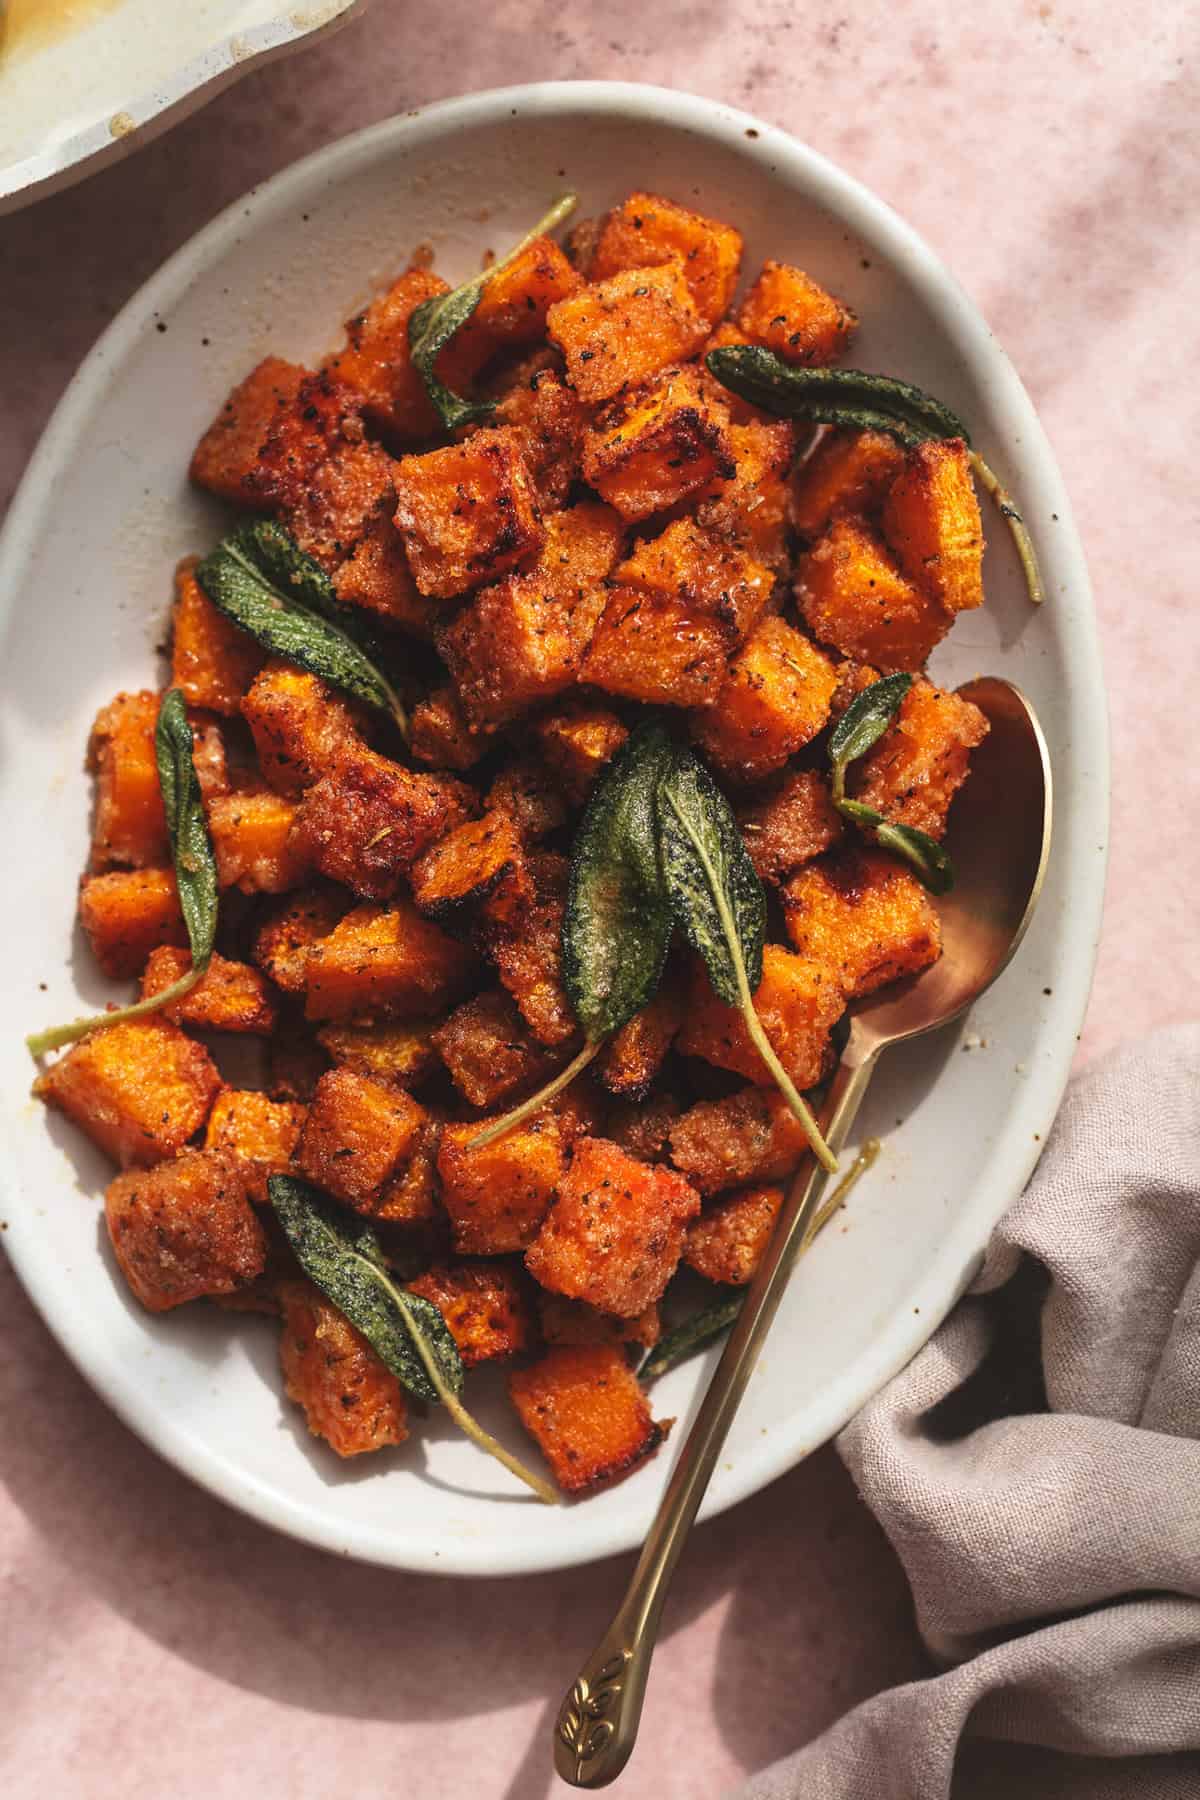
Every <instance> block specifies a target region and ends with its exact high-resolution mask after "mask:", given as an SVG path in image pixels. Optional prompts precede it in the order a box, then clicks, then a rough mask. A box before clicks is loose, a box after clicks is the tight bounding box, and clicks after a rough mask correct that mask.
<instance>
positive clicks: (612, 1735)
mask: <svg viewBox="0 0 1200 1800" xmlns="http://www.w3.org/2000/svg"><path fill="white" fill-rule="evenodd" d="M958 691H959V693H960V694H961V695H962V696H963V698H964V699H965V700H972V701H974V703H975V705H976V706H978V707H979V708H980V709H981V710H982V711H983V712H984V713H985V714H986V715H987V719H988V723H989V725H990V726H991V730H990V731H989V733H988V735H987V737H986V738H985V739H984V740H983V743H982V744H980V745H979V746H978V748H977V749H976V750H975V751H974V752H973V753H972V756H971V777H970V780H969V781H968V782H967V784H966V786H965V787H964V788H963V790H962V794H961V796H960V797H959V799H958V800H957V801H956V802H955V805H954V807H953V809H952V811H951V815H950V829H949V831H948V832H947V836H946V847H947V849H948V850H949V852H950V854H951V856H952V858H953V860H954V866H955V869H956V871H957V881H956V884H955V886H954V888H953V889H952V890H951V891H950V893H949V894H948V895H946V896H945V897H944V899H943V900H942V901H941V903H940V909H941V918H942V945H943V948H942V955H941V957H940V959H939V960H938V961H937V962H936V963H934V964H933V965H932V967H931V968H928V969H926V970H925V971H924V972H923V973H922V974H921V975H918V976H915V977H913V978H912V979H911V980H909V981H906V982H903V983H899V984H897V985H896V986H895V987H892V988H885V989H883V990H882V992H881V993H879V994H873V995H870V996H868V997H867V998H866V999H865V1000H863V1001H862V1002H861V1003H860V1004H859V1005H857V1006H856V1007H854V1008H853V1011H852V1016H851V1024H850V1036H849V1038H848V1040H847V1042H846V1048H845V1050H844V1051H843V1054H842V1060H841V1063H840V1065H839V1067H838V1070H837V1073H836V1075H835V1076H834V1078H833V1081H832V1082H831V1084H830V1090H829V1095H828V1098H827V1100H826V1104H825V1108H824V1125H823V1130H824V1135H825V1138H826V1141H827V1142H828V1144H829V1145H830V1148H831V1149H832V1150H833V1151H834V1152H835V1154H836V1152H837V1151H839V1150H840V1149H841V1147H842V1145H843V1144H844V1143H845V1141H846V1137H847V1135H848V1133H849V1131H850V1127H851V1126H852V1124H853V1123H854V1119H855V1116H856V1114H857V1113H858V1109H859V1107H860V1106H861V1105H862V1100H863V1095H864V1094H865V1093H866V1091H867V1083H868V1082H869V1081H870V1079H871V1076H872V1074H873V1073H874V1070H875V1064H876V1062H877V1061H878V1058H879V1054H880V1051H882V1050H885V1049H886V1048H887V1046H888V1045H889V1044H898V1043H901V1042H903V1040H904V1039H906V1038H911V1037H917V1036H919V1035H920V1034H921V1033H922V1032H926V1031H934V1030H936V1029H937V1028H938V1027H939V1026H941V1025H946V1024H948V1023H949V1022H950V1020H952V1019H956V1018H958V1016H959V1015H960V1014H961V1013H963V1012H965V1011H966V1009H967V1008H968V1007H969V1006H970V1005H971V1004H972V1003H973V1002H974V1001H975V1000H977V999H978V998H979V996H980V995H981V994H982V993H983V992H984V990H985V989H986V988H988V987H990V986H991V984H992V982H993V981H995V979H996V977H997V975H999V974H1000V971H1001V970H1002V969H1003V968H1004V967H1005V965H1006V963H1007V962H1008V961H1009V959H1010V957H1011V956H1012V955H1013V953H1014V951H1015V950H1016V948H1017V945H1018V944H1019V943H1020V941H1021V939H1022V937H1023V936H1024V933H1025V928H1026V926H1027V925H1028V924H1029V920H1030V918H1031V917H1032V914H1033V909H1034V906H1035V905H1036V903H1037V897H1038V894H1039V893H1040V891H1041V886H1042V878H1043V876H1044V874H1045V871H1046V859H1047V856H1048V855H1049V850H1050V813H1051V780H1050V759H1049V753H1048V751H1047V749H1046V740H1045V738H1044V737H1043V735H1042V729H1041V726H1040V725H1039V724H1038V721H1037V718H1036V716H1035V714H1034V711H1033V708H1032V707H1031V706H1030V704H1029V702H1028V701H1027V700H1026V699H1025V697H1024V695H1023V694H1021V693H1020V692H1019V691H1018V690H1017V689H1016V688H1015V687H1013V686H1012V685H1011V684H1010V683H1009V682H1007V681H1001V680H999V679H997V678H995V677H993V676H985V677H982V678H981V679H979V680H976V681H969V682H967V683H966V685H965V686H964V687H961V688H959V690H958ZM828 1179H829V1177H828V1174H827V1173H826V1171H825V1170H824V1169H823V1168H822V1167H821V1166H820V1164H819V1163H817V1162H816V1161H815V1160H814V1161H813V1163H812V1168H811V1170H810V1172H809V1174H808V1176H807V1179H804V1180H798V1181H797V1182H796V1184H795V1186H794V1187H793V1189H792V1192H791V1193H790V1194H789V1196H788V1199H787V1201H786V1203H785V1205H784V1208H783V1211H782V1212H781V1214H780V1218H779V1222H778V1225H777V1226H776V1229H775V1233H774V1236H773V1237H772V1239H771V1242H770V1244H769V1246H768V1248H767V1251H766V1253H765V1255H764V1256H763V1259H762V1262H761V1263H760V1265H759V1267H758V1271H757V1273H756V1274H755V1277H754V1280H753V1282H752V1283H751V1285H750V1288H749V1290H748V1291H747V1294H746V1300H745V1304H744V1305H743V1307H742V1310H741V1312H740V1313H739V1314H738V1317H737V1320H736V1322H735V1324H734V1326H733V1330H732V1332H731V1334H730V1336H729V1339H728V1342H727V1343H726V1345H725V1349H724V1351H723V1353H722V1355H721V1360H720V1362H719V1363H718V1364H717V1368H716V1372H715V1374H714V1375H713V1378H712V1380H711V1382H710V1383H709V1387H708V1392H707V1393H706V1394H705V1396H704V1400H703V1403H702V1405H701V1407H700V1410H699V1412H698V1413H697V1415H696V1420H695V1423H694V1424H693V1426H692V1428H691V1431H690V1432H689V1433H688V1436H687V1440H686V1442H685V1443H684V1446H683V1449H682V1451H681V1452H680V1456H679V1460H678V1462H677V1463H676V1464H675V1467H674V1469H673V1470H672V1471H671V1479H670V1481H669V1482H668V1484H667V1491H666V1493H665V1494H664V1495H663V1498H662V1503H661V1504H660V1506H659V1509H658V1512H657V1514H656V1515H655V1518H654V1522H653V1524H652V1525H651V1527H650V1530H649V1533H648V1535H647V1537H646V1542H645V1544H644V1546H643V1548H642V1553H641V1556H640V1557H639V1558H638V1563H637V1567H636V1568H635V1570H634V1572H633V1577H632V1579H631V1581H630V1583H629V1588H628V1590H627V1592H626V1594H625V1598H624V1599H623V1600H622V1602H621V1604H620V1606H619V1608H618V1609H617V1614H616V1617H615V1618H614V1619H613V1622H612V1624H611V1625H610V1626H609V1628H608V1630H607V1631H606V1632H605V1634H604V1636H603V1637H602V1638H601V1640H600V1642H599V1644H598V1645H597V1647H596V1649H595V1651H594V1652H593V1654H592V1655H591V1656H590V1657H589V1658H588V1660H587V1662H586V1663H585V1664H584V1666H583V1668H582V1670H581V1671H580V1675H579V1679H578V1680H577V1681H576V1683H575V1685H574V1686H573V1687H572V1689H571V1691H570V1693H569V1694H568V1695H567V1697H566V1699H565V1700H564V1701H563V1704H562V1707H561V1709H560V1711H559V1715H558V1721H557V1725H556V1728H555V1734H554V1766H555V1768H556V1769H557V1770H558V1773H559V1775H560V1776H561V1777H562V1778H563V1780H564V1781H568V1782H570V1783H571V1784H572V1786H574V1787H582V1788H598V1787H605V1786H607V1784H608V1783H609V1782H610V1781H614V1780H615V1779H616V1777H617V1776H618V1775H619V1774H620V1772H621V1770H622V1769H623V1768H624V1767H625V1764H626V1762H627V1761H628V1760H629V1756H630V1754H631V1752H632V1750H633V1746H634V1743H635V1741H636V1738H637V1730H638V1723H639V1720H640V1719H641V1713H642V1701H643V1698H644V1697H645V1692H646V1680H647V1677H648V1675H649V1673H650V1660H651V1657H652V1656H653V1654H654V1644H655V1640H656V1638H657V1636H658V1626H659V1620H660V1618H661V1616H662V1609H663V1603H664V1601H665V1600H666V1597H667V1588H668V1586H669V1585H670V1581H671V1576H672V1575H673V1574H674V1571H675V1565H676V1563H677V1562H678V1561H679V1557H680V1554H681V1552H682V1550H683V1546H684V1543H685V1542H686V1539H687V1534H688V1532H689V1530H690V1529H691V1525H692V1521H693V1520H694V1519H695V1517H696V1513H697V1510H698V1508H699V1506H700V1502H701V1500H702V1499H703V1498H704V1494H705V1491H706V1489H707V1487H708V1483H709V1478H710V1477H711V1475H712V1472H713V1468H714V1467H715V1465H716V1460H717V1457H718V1456H719V1455H720V1452H721V1446H722V1444H723V1443H724V1442H725V1437H726V1433H727V1432H728V1430H729V1427H730V1425H731V1423H732V1422H733V1415H734V1413H735V1412H736V1411H737V1407H738V1402H739V1401H740V1400H741V1397H742V1393H743V1391H744V1389H745V1386H746V1383H747V1381H748V1380H749V1378H750V1374H751V1371H752V1370H753V1368H754V1365H755V1362H756V1360H757V1358H758V1353H759V1351H760V1349H761V1348H762V1344H763V1340H764V1339H765V1337H766V1335H767V1332H768V1331H769V1329H770V1326H771V1321H772V1320H773V1319H774V1317H775V1314H776V1311H777V1310H778V1307H779V1302H780V1300H781V1299H782V1298H783V1294H784V1290H785V1288H786V1287H787V1284H788V1278H789V1276H790V1275H791V1272H792V1267H793V1264H794V1263H795V1260H796V1257H797V1256H798V1254H799V1253H800V1251H801V1249H802V1248H803V1247H804V1243H805V1239H806V1237H807V1235H808V1231H809V1227H810V1225H811V1223H812V1221H813V1219H814V1218H815V1216H816V1214H817V1209H818V1207H819V1205H820V1201H821V1196H822V1194H823V1192H824V1190H825V1184H826V1182H827V1181H828Z"/></svg>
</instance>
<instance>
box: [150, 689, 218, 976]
mask: <svg viewBox="0 0 1200 1800" xmlns="http://www.w3.org/2000/svg"><path fill="white" fill-rule="evenodd" d="M192 750H193V738H192V727H191V724H190V722H189V720H188V716H187V707H186V705H185V702H184V698H183V695H182V694H181V693H180V691H179V689H178V688H171V689H170V691H169V692H168V693H167V694H164V696H163V701H162V705H161V706H160V707H159V709H158V724H157V726H156V727H155V731H154V755H155V760H156V761H157V763H158V785H159V787H160V788H161V789H162V798H163V811H164V812H165V813H166V815H167V835H168V836H169V838H170V840H171V858H172V861H173V862H174V864H175V885H176V887H177V888H178V889H179V905H180V909H181V910H182V912H183V919H184V923H185V925H186V926H187V933H188V942H189V943H190V945H191V947H192V967H193V968H194V969H196V970H198V971H200V973H203V971H204V970H205V969H207V967H208V964H209V960H210V958H211V956H212V950H213V943H214V941H215V939H216V935H217V859H216V857H215V856H214V855H213V847H212V840H211V838H210V837H209V835H208V821H207V820H206V818H205V816H204V797H203V795H202V794H201V792H200V782H199V779H198V777H197V775H196V765H195V762H194V761H193V759H192Z"/></svg>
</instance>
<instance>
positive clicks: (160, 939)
mask: <svg viewBox="0 0 1200 1800" xmlns="http://www.w3.org/2000/svg"><path fill="white" fill-rule="evenodd" d="M79 923H80V924H81V925H82V927H83V931H84V935H85V936H86V938H87V941H88V943H89V945H90V946H91V951H92V955H93V956H94V957H95V958H96V961H97V962H98V963H99V965H100V967H101V969H102V970H103V972H104V974H105V975H107V976H108V977H109V978H110V979H111V980H113V981H125V980H128V979H129V977H130V976H132V975H137V974H139V973H140V972H141V970H142V969H144V968H145V966H146V958H147V957H148V956H149V955H150V953H151V951H152V950H155V949H157V947H158V945H159V944H186V943H187V941H188V934H187V926H186V925H185V924H184V919H183V913H182V912H181V911H180V907H179V893H178V890H177V889H176V886H175V872H174V870H173V869H113V870H110V872H109V873H108V874H107V875H85V876H84V879H83V881H82V882H81V883H80V888H79Z"/></svg>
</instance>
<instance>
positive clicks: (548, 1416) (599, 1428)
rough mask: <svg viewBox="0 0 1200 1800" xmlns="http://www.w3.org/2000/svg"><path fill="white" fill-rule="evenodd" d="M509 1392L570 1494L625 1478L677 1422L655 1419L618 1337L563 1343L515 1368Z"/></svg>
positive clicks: (655, 1447)
mask: <svg viewBox="0 0 1200 1800" xmlns="http://www.w3.org/2000/svg"><path fill="white" fill-rule="evenodd" d="M508 1391H509V1394H510V1395H511V1397H512V1403H513V1405H514V1406H515V1407H516V1409H517V1412H518V1414H519V1416H520V1419H521V1423H522V1425H524V1427H525V1429H526V1431H527V1432H528V1433H529V1435H530V1437H531V1438H532V1439H533V1440H534V1442H535V1443H536V1444H537V1447H538V1449H539V1450H540V1451H541V1453H542V1455H543V1456H544V1457H545V1459H546V1461H547V1463H548V1464H549V1466H550V1473H551V1474H552V1475H553V1477H554V1479H555V1481H556V1482H557V1483H558V1485H559V1487H560V1488H562V1490H563V1492H564V1493H566V1494H586V1493H588V1492H590V1491H592V1490H593V1489H595V1488H599V1487H604V1486H606V1485H607V1484H609V1483H611V1482H614V1481H619V1480H621V1478H622V1477H623V1476H625V1475H628V1474H630V1473H631V1472H632V1471H633V1470H634V1469H636V1468H637V1467H638V1465H639V1463H643V1462H645V1461H646V1460H647V1459H648V1458H649V1457H651V1456H653V1455H654V1452H655V1451H656V1450H657V1449H658V1447H659V1445H660V1444H661V1443H663V1442H664V1441H665V1439H666V1436H667V1432H668V1431H669V1430H670V1427H671V1424H672V1423H673V1421H670V1420H668V1421H667V1422H666V1423H665V1424H656V1423H655V1421H654V1420H653V1419H652V1418H651V1416H650V1406H649V1402H648V1401H647V1399H646V1396H645V1395H644V1394H643V1392H642V1390H641V1388H640V1387H639V1386H638V1384H637V1379H636V1377H635V1376H634V1374H633V1373H632V1371H631V1370H630V1368H629V1365H628V1363H627V1362H626V1361H625V1355H624V1352H623V1351H622V1350H621V1349H620V1348H619V1346H617V1345H615V1344H593V1345H590V1346H583V1345H580V1346H574V1345H567V1344H563V1345H560V1346H559V1347H558V1348H556V1349H554V1350H551V1351H549V1352H548V1353H547V1354H546V1355H545V1356H543V1357H542V1359H541V1361H540V1362H535V1363H533V1364H531V1366H530V1367H529V1368H527V1369H517V1370H514V1372H513V1373H512V1374H511V1375H510V1376H509V1378H508Z"/></svg>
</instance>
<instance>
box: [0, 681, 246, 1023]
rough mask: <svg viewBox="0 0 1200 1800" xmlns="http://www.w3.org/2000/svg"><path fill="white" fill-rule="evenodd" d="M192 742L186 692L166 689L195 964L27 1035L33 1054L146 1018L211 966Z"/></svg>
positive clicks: (173, 831) (161, 780)
mask: <svg viewBox="0 0 1200 1800" xmlns="http://www.w3.org/2000/svg"><path fill="white" fill-rule="evenodd" d="M192 745H193V740H192V727H191V725H190V724H189V722H188V716H187V708H186V706H185V704H184V699H183V695H182V694H181V693H180V691H179V689H178V688H171V689H170V690H169V692H167V693H166V694H164V696H163V699H162V704H161V705H160V707H159V709H158V723H157V725H156V726H155V731H154V754H155V759H156V761H157V764H158V785H159V788H160V789H161V791H162V799H163V811H164V812H165V813H166V817H167V834H168V837H169V838H170V843H171V858H172V861H173V862H174V864H175V881H176V886H177V887H178V890H179V905H180V910H181V911H182V913H183V918H184V923H185V925H186V926H187V933H188V941H189V943H190V945H191V950H192V966H191V968H190V969H189V970H188V971H187V973H186V974H184V975H181V976H180V977H179V979H178V981H173V982H171V984H170V986H169V987H165V988H163V989H162V990H161V991H160V992H159V993H157V994H151V995H150V996H149V997H148V998H147V999H145V1000H137V1001H135V1002H134V1003H133V1005H131V1006H119V1007H114V1008H112V1010H111V1011H109V1012H104V1013H94V1014H93V1015H92V1016H91V1017H90V1018H86V1019H76V1020H74V1021H73V1022H72V1023H71V1024H70V1025H56V1026H53V1027H51V1029H50V1030H49V1031H39V1032H36V1033H34V1035H33V1036H32V1037H27V1038H26V1040H25V1042H26V1044H27V1046H28V1048H29V1050H30V1051H31V1053H32V1054H33V1055H34V1056H43V1055H44V1054H45V1053H46V1051H47V1050H61V1049H62V1047H63V1045H64V1044H73V1043H75V1042H76V1041H77V1040H78V1039H79V1038H82V1037H87V1036H88V1034H89V1033H90V1032H93V1031H103V1030H105V1029H107V1027H108V1026H110V1025H123V1024H125V1023H126V1021H127V1020H129V1019H143V1018H145V1017H146V1016H147V1015H148V1014H150V1013H156V1012H159V1011H160V1010H161V1009H162V1008H163V1007H164V1006H169V1005H171V1004H172V1002H173V1001H175V1000H182V998H183V996H184V995H185V994H187V993H189V992H190V991H191V989H192V988H194V987H195V985H196V983H197V982H198V981H199V980H200V977H201V976H202V975H203V974H204V972H205V970H206V969H207V968H208V965H209V961H210V959H211V957H212V950H213V942H214V940H215V938H216V935H217V910H218V900H217V863H216V858H215V856H214V855H213V847H212V840H211V839H210V838H209V835H208V824H207V822H206V820H205V817H204V801H203V797H202V796H201V793H200V783H199V780H198V779H197V776H196V767H195V763H194V761H193V759H192Z"/></svg>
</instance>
